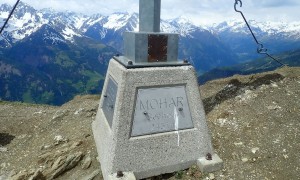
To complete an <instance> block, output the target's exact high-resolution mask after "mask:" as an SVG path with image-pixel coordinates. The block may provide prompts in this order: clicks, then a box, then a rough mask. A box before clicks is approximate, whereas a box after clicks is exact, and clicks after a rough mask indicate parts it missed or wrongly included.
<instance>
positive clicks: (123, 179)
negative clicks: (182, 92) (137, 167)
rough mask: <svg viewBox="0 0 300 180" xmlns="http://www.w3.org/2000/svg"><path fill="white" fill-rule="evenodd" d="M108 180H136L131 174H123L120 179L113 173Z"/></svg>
mask: <svg viewBox="0 0 300 180" xmlns="http://www.w3.org/2000/svg"><path fill="white" fill-rule="evenodd" d="M108 180H136V178H135V176H134V174H133V173H132V172H123V176H122V177H117V173H114V174H113V175H110V176H109V177H108Z"/></svg>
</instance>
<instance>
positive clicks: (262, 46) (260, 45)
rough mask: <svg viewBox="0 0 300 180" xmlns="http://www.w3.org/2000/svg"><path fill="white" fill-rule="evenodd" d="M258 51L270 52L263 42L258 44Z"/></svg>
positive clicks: (262, 52) (260, 52) (261, 52)
mask: <svg viewBox="0 0 300 180" xmlns="http://www.w3.org/2000/svg"><path fill="white" fill-rule="evenodd" d="M257 53H259V54H267V53H268V49H266V48H264V45H263V44H261V43H258V44H257Z"/></svg>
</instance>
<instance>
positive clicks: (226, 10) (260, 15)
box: [0, 0, 300, 25]
mask: <svg viewBox="0 0 300 180" xmlns="http://www.w3.org/2000/svg"><path fill="white" fill-rule="evenodd" d="M21 1H23V2H26V3H27V4H29V5H31V6H33V7H34V8H36V9H41V8H46V7H51V8H53V9H56V10H59V11H66V10H70V11H75V12H81V13H84V14H95V13H100V14H104V15H107V14H110V13H113V12H138V2H139V0H46V1H41V0H21ZM15 2H16V0H1V1H0V4H2V3H10V4H14V3H15ZM161 2H162V18H163V19H171V18H176V17H178V16H184V17H186V18H188V19H190V20H191V21H193V22H195V23H196V24H202V25H203V24H211V23H215V22H221V21H227V20H231V19H241V17H240V15H239V14H238V13H236V12H235V11H234V9H233V4H234V2H235V0H161ZM242 2H243V7H242V8H239V9H240V10H242V11H243V12H244V14H245V16H246V17H247V19H254V20H257V21H287V22H290V21H300V11H299V9H300V1H299V0H242Z"/></svg>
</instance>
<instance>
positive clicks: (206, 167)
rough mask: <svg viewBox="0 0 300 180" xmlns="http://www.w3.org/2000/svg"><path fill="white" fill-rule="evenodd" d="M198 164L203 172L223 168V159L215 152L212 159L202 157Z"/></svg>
mask: <svg viewBox="0 0 300 180" xmlns="http://www.w3.org/2000/svg"><path fill="white" fill-rule="evenodd" d="M197 165H198V166H199V168H200V170H201V172H205V173H209V172H214V171H218V170H220V169H223V161H222V159H221V158H220V157H219V156H218V155H217V154H213V155H212V159H211V160H207V159H206V157H201V158H200V159H198V160H197Z"/></svg>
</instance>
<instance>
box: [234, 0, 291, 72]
mask: <svg viewBox="0 0 300 180" xmlns="http://www.w3.org/2000/svg"><path fill="white" fill-rule="evenodd" d="M237 5H240V7H242V6H243V2H242V0H235V3H234V10H235V11H236V12H238V13H240V14H241V15H242V17H243V19H244V21H245V23H246V25H247V27H248V29H249V30H250V32H251V35H252V37H253V39H254V40H255V42H256V44H257V53H259V54H266V55H267V56H268V57H270V58H271V59H272V60H274V61H276V62H277V63H279V64H281V65H282V66H286V65H285V64H283V63H282V62H280V61H279V60H277V59H275V58H274V57H273V56H271V55H270V54H269V53H268V49H266V48H264V45H263V44H262V43H260V42H258V40H257V38H256V36H255V35H254V33H253V31H252V29H251V26H250V25H249V23H248V21H247V19H246V17H245V16H244V13H243V12H242V11H240V10H238V9H237Z"/></svg>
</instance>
